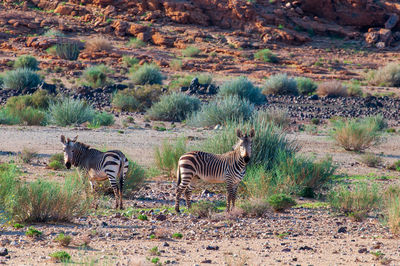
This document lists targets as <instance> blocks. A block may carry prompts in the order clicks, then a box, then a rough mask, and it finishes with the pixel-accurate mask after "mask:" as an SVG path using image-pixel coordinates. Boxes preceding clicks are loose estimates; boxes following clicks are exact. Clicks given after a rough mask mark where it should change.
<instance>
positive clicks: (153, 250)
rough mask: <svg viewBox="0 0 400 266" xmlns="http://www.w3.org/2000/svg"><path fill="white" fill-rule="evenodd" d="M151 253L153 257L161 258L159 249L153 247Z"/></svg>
mask: <svg viewBox="0 0 400 266" xmlns="http://www.w3.org/2000/svg"><path fill="white" fill-rule="evenodd" d="M149 253H150V254H151V255H153V256H160V254H161V253H160V251H158V247H152V248H151V249H150V250H149Z"/></svg>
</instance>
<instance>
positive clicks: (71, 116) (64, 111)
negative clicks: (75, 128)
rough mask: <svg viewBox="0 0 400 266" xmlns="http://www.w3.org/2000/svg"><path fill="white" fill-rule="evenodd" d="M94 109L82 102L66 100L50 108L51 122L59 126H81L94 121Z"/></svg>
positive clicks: (52, 104) (53, 104)
mask: <svg viewBox="0 0 400 266" xmlns="http://www.w3.org/2000/svg"><path fill="white" fill-rule="evenodd" d="M94 116H95V111H94V109H93V108H92V107H91V106H89V105H87V104H86V103H85V102H83V101H81V100H75V99H72V98H64V99H63V100H60V101H57V102H53V103H51V104H50V106H49V117H50V121H51V122H52V123H54V124H56V125H58V126H64V127H65V126H69V125H79V124H82V123H84V122H87V121H92V120H93V118H94Z"/></svg>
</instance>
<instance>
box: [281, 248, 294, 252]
mask: <svg viewBox="0 0 400 266" xmlns="http://www.w3.org/2000/svg"><path fill="white" fill-rule="evenodd" d="M290 251H292V250H291V249H290V248H284V249H282V252H290Z"/></svg>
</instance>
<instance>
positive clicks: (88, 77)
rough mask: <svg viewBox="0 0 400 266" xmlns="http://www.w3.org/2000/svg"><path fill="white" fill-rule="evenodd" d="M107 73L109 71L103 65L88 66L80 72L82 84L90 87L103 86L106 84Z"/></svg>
mask: <svg viewBox="0 0 400 266" xmlns="http://www.w3.org/2000/svg"><path fill="white" fill-rule="evenodd" d="M109 73H111V71H110V69H109V68H108V67H107V66H105V65H98V66H92V67H89V68H87V69H85V71H84V72H83V74H82V79H83V84H85V85H88V86H90V87H92V88H99V87H104V86H106V85H107V84H108V82H107V75H108V74H109Z"/></svg>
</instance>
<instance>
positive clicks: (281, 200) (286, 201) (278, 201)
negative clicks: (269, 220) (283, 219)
mask: <svg viewBox="0 0 400 266" xmlns="http://www.w3.org/2000/svg"><path fill="white" fill-rule="evenodd" d="M267 201H268V204H269V205H270V206H271V207H272V209H274V211H277V212H281V211H284V210H286V209H289V208H291V207H293V206H295V205H296V201H295V200H294V199H292V198H291V197H289V196H288V195H286V194H275V195H272V196H270V197H269V198H268V200H267Z"/></svg>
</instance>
